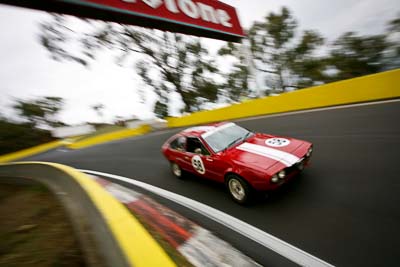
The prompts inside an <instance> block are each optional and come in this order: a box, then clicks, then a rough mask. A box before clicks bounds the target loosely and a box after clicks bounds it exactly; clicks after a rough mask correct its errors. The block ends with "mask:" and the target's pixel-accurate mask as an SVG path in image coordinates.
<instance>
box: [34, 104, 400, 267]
mask: <svg viewBox="0 0 400 267" xmlns="http://www.w3.org/2000/svg"><path fill="white" fill-rule="evenodd" d="M238 123H239V124H240V125H242V126H245V127H247V128H249V129H253V130H255V131H259V132H266V133H272V134H277V135H283V136H285V135H286V136H291V137H296V138H299V139H305V140H308V141H311V142H313V143H314V154H313V159H312V165H311V166H310V167H309V168H308V169H306V170H305V172H304V173H303V174H302V175H301V176H300V177H298V178H297V179H295V180H293V181H292V183H290V184H288V185H287V186H286V187H284V188H283V189H282V190H280V191H279V192H277V193H276V194H273V195H271V196H269V197H266V198H261V197H260V199H259V201H257V203H254V204H253V205H251V206H248V207H243V206H240V205H237V204H235V203H234V202H233V201H231V199H230V198H229V195H228V193H227V192H225V191H224V188H223V187H221V186H218V185H215V184H214V183H211V182H207V181H203V180H199V179H198V178H196V177H191V178H190V179H187V180H178V179H175V178H174V177H173V176H172V174H171V173H170V171H169V165H168V163H167V161H166V160H165V159H164V158H163V156H162V155H161V153H160V147H161V144H162V143H163V142H164V141H165V140H166V139H167V138H168V137H169V136H171V135H172V134H173V133H175V132H177V130H169V131H165V132H155V133H151V134H149V135H146V136H141V137H136V138H131V139H126V140H123V141H117V142H112V143H108V144H104V145H98V146H95V147H91V148H87V149H82V150H77V151H63V150H62V149H57V150H53V151H50V152H47V153H45V154H42V155H38V156H35V157H32V158H30V160H43V161H53V162H59V163H64V164H67V165H71V166H73V167H76V168H82V169H89V170H97V171H101V172H107V173H112V174H117V175H122V176H126V177H132V178H135V179H137V180H140V181H144V182H146V183H149V184H152V185H155V186H158V187H161V188H164V189H167V190H170V191H173V192H175V193H178V194H181V195H184V196H187V197H190V198H192V199H195V200H197V201H200V202H203V203H205V204H208V205H210V206H212V207H214V208H217V209H219V210H222V211H224V212H226V213H228V214H230V215H232V216H234V217H237V218H239V219H241V220H243V221H246V222H248V223H250V224H252V225H254V226H256V227H258V228H260V229H262V230H264V231H266V232H268V233H270V234H272V235H274V236H276V237H278V238H280V239H282V240H284V241H286V242H288V243H290V244H292V245H294V246H296V247H298V248H300V249H302V250H304V251H306V252H309V253H311V254H312V255H315V256H317V257H319V258H321V259H323V260H325V261H327V262H329V263H331V264H334V265H337V266H398V265H399V263H398V261H399V254H398V253H399V245H398V244H399V240H400V234H399V226H400V207H399V204H400V157H399V152H400V102H390V103H384V104H382V103H381V104H374V105H366V106H358V107H351V108H340V109H333V110H323V111H316V112H307V113H300V114H291V115H282V116H272V117H264V118H256V119H252V120H243V121H240V122H238Z"/></svg>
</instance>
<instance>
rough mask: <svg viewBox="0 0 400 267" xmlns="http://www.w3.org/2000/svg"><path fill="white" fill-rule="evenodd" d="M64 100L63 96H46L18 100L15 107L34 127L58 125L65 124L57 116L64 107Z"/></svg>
mask: <svg viewBox="0 0 400 267" xmlns="http://www.w3.org/2000/svg"><path fill="white" fill-rule="evenodd" d="M63 102H64V100H63V99H62V98H61V97H52V96H46V97H42V98H38V99H33V100H17V103H16V104H14V106H13V108H14V109H16V110H17V112H18V113H19V115H20V116H21V117H23V118H24V119H26V120H27V121H28V122H29V123H30V124H31V125H32V126H33V127H38V126H49V127H57V126H61V125H64V124H63V123H62V122H60V121H58V120H57V119H56V117H55V116H56V114H57V113H58V112H59V111H60V110H61V109H62V106H63Z"/></svg>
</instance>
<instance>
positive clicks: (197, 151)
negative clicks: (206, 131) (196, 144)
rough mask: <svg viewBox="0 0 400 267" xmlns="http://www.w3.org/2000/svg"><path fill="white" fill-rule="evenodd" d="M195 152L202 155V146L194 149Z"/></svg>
mask: <svg viewBox="0 0 400 267" xmlns="http://www.w3.org/2000/svg"><path fill="white" fill-rule="evenodd" d="M194 153H195V154H197V155H201V154H202V151H201V148H196V149H195V150H194Z"/></svg>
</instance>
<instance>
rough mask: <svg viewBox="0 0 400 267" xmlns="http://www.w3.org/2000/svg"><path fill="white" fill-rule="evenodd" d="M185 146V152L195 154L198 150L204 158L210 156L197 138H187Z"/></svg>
mask: <svg viewBox="0 0 400 267" xmlns="http://www.w3.org/2000/svg"><path fill="white" fill-rule="evenodd" d="M186 145H187V146H186V150H187V152H190V153H196V149H200V150H201V154H202V155H204V156H209V155H210V152H209V151H208V150H207V148H206V147H205V146H204V145H203V143H202V142H201V141H200V139H199V138H197V137H188V138H187V144H186Z"/></svg>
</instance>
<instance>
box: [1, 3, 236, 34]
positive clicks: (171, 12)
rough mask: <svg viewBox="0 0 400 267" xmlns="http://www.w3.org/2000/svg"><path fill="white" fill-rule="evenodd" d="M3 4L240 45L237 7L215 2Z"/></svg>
mask: <svg viewBox="0 0 400 267" xmlns="http://www.w3.org/2000/svg"><path fill="white" fill-rule="evenodd" d="M0 2H3V3H7V4H12V5H19V6H25V7H31V8H36V9H42V10H46V11H53V12H59V13H66V14H72V15H76V16H82V17H90V18H95V19H102V20H109V21H115V22H121V23H127V24H132V25H139V26H143V27H149V28H156V29H161V30H168V31H171V32H182V33H187V34H192V35H197V36H204V37H210V38H216V39H222V40H228V41H239V40H240V39H241V38H242V37H243V36H244V33H243V30H242V27H241V26H240V22H239V19H238V16H237V13H236V10H235V8H234V7H232V6H229V5H227V4H225V3H222V2H219V1H216V0H42V1H29V0H14V1H12V0H0Z"/></svg>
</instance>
